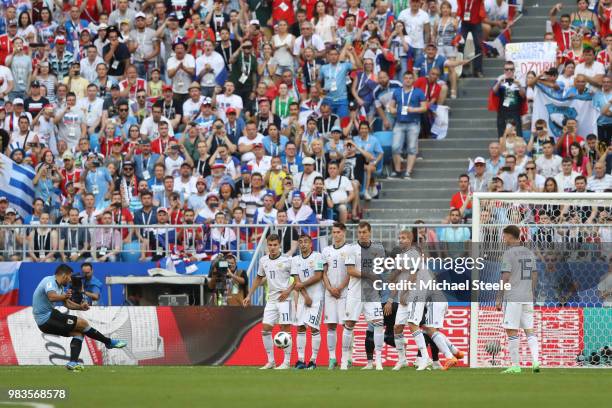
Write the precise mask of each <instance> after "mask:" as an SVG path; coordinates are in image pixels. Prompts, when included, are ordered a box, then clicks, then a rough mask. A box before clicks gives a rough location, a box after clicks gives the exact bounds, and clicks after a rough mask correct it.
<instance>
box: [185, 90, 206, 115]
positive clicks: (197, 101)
mask: <svg viewBox="0 0 612 408" xmlns="http://www.w3.org/2000/svg"><path fill="white" fill-rule="evenodd" d="M205 99H206V98H204V97H203V96H202V94H201V92H200V84H198V83H197V82H192V83H191V85H189V99H187V100H186V101H185V102H183V123H184V124H185V125H187V124H189V123H190V122H192V121H193V119H194V118H195V117H196V116H197V114H198V113H200V107H201V106H202V103H203V102H204V100H205Z"/></svg>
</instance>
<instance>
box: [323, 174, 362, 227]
mask: <svg viewBox="0 0 612 408" xmlns="http://www.w3.org/2000/svg"><path fill="white" fill-rule="evenodd" d="M327 172H328V173H329V177H328V178H326V179H325V189H326V190H327V192H328V193H329V195H330V197H331V200H332V202H333V203H334V211H335V212H337V213H338V221H339V222H342V223H345V222H346V220H347V214H348V211H349V208H348V206H349V204H350V203H351V202H352V201H353V199H354V198H355V190H354V189H353V184H352V183H351V180H349V179H348V178H347V177H344V176H343V175H341V174H339V173H340V172H339V171H338V163H336V162H331V163H329V164H328V165H327Z"/></svg>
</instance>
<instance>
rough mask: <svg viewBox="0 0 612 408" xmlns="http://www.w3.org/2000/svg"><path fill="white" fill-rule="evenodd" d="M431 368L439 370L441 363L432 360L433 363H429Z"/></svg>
mask: <svg viewBox="0 0 612 408" xmlns="http://www.w3.org/2000/svg"><path fill="white" fill-rule="evenodd" d="M431 368H432V369H434V370H441V369H442V364H440V362H439V361H434V362H433V363H431Z"/></svg>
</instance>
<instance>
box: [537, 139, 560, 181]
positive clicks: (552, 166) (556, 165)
mask: <svg viewBox="0 0 612 408" xmlns="http://www.w3.org/2000/svg"><path fill="white" fill-rule="evenodd" d="M542 153H543V154H542V156H540V157H538V159H537V160H536V165H537V167H538V174H541V175H542V176H544V177H555V176H556V175H557V174H559V172H561V161H562V159H561V156H559V155H556V154H554V145H553V142H551V141H550V140H547V141H545V142H544V143H543V144H542Z"/></svg>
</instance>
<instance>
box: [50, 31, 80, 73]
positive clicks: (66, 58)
mask: <svg viewBox="0 0 612 408" xmlns="http://www.w3.org/2000/svg"><path fill="white" fill-rule="evenodd" d="M54 43H55V47H54V48H53V51H51V53H50V54H49V66H50V67H51V69H52V70H53V72H54V73H55V75H57V79H58V80H59V81H63V80H64V77H65V76H67V75H68V72H69V70H70V65H71V64H72V63H73V62H74V61H75V58H74V55H73V54H72V53H71V52H70V51H67V50H66V37H64V36H63V35H58V36H57V37H55V41H54Z"/></svg>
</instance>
